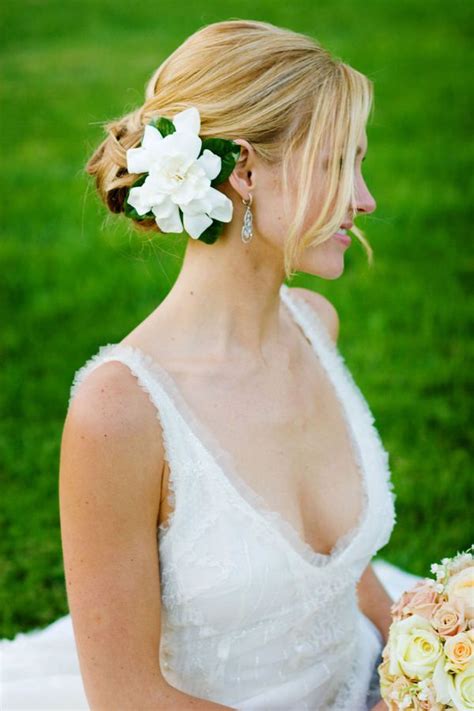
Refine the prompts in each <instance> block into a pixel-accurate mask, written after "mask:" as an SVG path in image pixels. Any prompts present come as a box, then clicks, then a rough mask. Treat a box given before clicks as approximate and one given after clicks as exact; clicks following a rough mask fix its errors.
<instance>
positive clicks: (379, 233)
mask: <svg viewBox="0 0 474 711" xmlns="http://www.w3.org/2000/svg"><path fill="white" fill-rule="evenodd" d="M1 13H2V18H3V20H2V30H1V32H2V40H3V41H2V72H1V86H2V113H1V119H0V120H1V132H0V140H1V146H2V154H3V158H4V169H3V170H2V172H1V180H2V183H3V186H2V195H3V199H2V219H1V229H2V232H3V234H2V237H1V240H0V255H1V296H2V298H1V310H2V312H1V318H2V329H1V356H2V368H1V383H0V385H1V390H0V397H1V405H2V423H1V431H0V447H1V477H2V483H1V486H2V505H1V509H0V516H1V520H0V524H1V531H2V535H1V538H0V546H1V560H0V565H1V581H0V608H1V610H2V620H1V625H0V637H7V636H8V637H12V636H13V635H14V634H15V633H16V632H18V631H20V630H28V629H31V628H33V627H39V626H44V625H46V624H48V623H50V622H52V621H53V620H55V619H56V618H57V617H59V616H61V615H63V614H66V613H67V611H68V609H67V602H66V595H65V587H64V578H63V564H62V554H61V545H60V529H59V510H58V489H57V487H58V461H59V446H60V437H61V431H62V426H63V422H64V417H65V414H66V409H67V402H68V396H69V388H70V385H71V382H72V378H73V374H74V372H75V370H76V369H77V368H79V367H80V366H81V365H82V364H83V363H84V362H85V360H86V359H87V358H89V357H90V356H91V355H92V354H94V353H95V352H96V351H97V350H98V347H99V346H100V345H102V344H105V343H109V342H115V341H117V340H120V339H121V338H123V337H124V336H125V334H126V333H128V332H129V331H130V330H131V329H132V328H133V327H134V326H135V325H136V324H137V323H139V322H140V321H141V320H142V319H143V318H144V317H145V316H146V315H147V314H148V313H149V312H150V311H152V310H153V309H154V308H155V307H156V306H157V305H158V304H159V302H160V301H161V300H162V298H163V297H164V296H165V294H166V293H167V291H168V290H169V289H170V288H171V286H172V284H173V281H174V279H175V278H176V276H177V274H178V271H179V259H180V255H181V254H182V252H183V248H184V244H185V242H184V241H183V240H182V239H173V240H172V241H170V240H169V238H168V239H167V240H163V238H160V241H159V242H155V243H154V242H153V241H150V240H149V238H148V237H147V238H144V237H143V236H138V235H136V234H135V233H133V232H132V231H131V230H130V225H129V223H128V222H127V221H126V220H125V219H123V218H118V217H116V216H112V215H110V216H107V215H106V210H105V208H104V207H103V206H102V205H101V204H100V203H99V201H98V198H96V196H95V193H94V190H93V186H92V181H91V180H90V179H89V178H88V177H87V176H86V175H85V173H84V171H83V165H84V163H85V161H86V159H87V158H88V156H89V155H90V153H91V152H92V150H93V148H94V147H95V146H96V145H97V144H98V143H99V141H100V140H101V138H102V135H103V134H102V128H101V125H100V122H101V121H104V120H108V119H111V118H113V117H116V116H120V115H121V114H123V113H125V112H126V111H129V110H131V109H132V108H135V107H136V106H137V105H139V104H140V103H142V100H143V92H144V86H145V83H146V81H147V79H148V78H149V76H150V75H151V73H152V71H153V70H154V69H155V67H156V66H158V64H160V63H161V62H162V61H163V60H164V59H165V58H166V57H167V56H168V54H169V53H171V52H172V51H173V50H174V49H175V48H176V47H177V46H178V45H179V44H180V43H181V42H182V41H183V40H184V39H185V38H186V37H187V36H188V35H189V34H191V33H192V32H194V31H196V30H197V29H198V28H199V27H202V26H203V25H205V24H208V23H211V22H215V21H219V20H226V19H233V18H234V19H235V18H244V19H258V20H265V21H269V22H272V23H274V24H279V25H282V26H286V27H289V28H291V29H295V30H298V31H302V32H306V33H308V34H310V35H312V36H314V37H315V38H317V39H318V40H319V41H320V42H321V43H322V44H323V45H324V46H326V47H327V48H328V49H330V50H331V51H332V52H333V53H334V54H335V55H337V56H340V57H341V58H342V59H344V61H346V62H348V63H350V64H352V65H353V66H354V67H356V68H357V69H359V70H360V71H362V72H364V73H366V74H367V75H368V76H369V77H370V78H371V79H372V81H374V83H375V112H374V116H373V119H372V120H371V122H370V124H369V126H368V128H367V134H368V140H369V149H368V155H367V160H366V161H365V163H364V173H365V177H366V180H367V183H368V185H369V187H370V189H371V191H372V193H373V194H374V196H375V198H376V200H377V204H378V207H377V211H376V212H375V213H374V214H373V215H370V216H366V217H365V218H363V219H361V218H359V219H358V221H357V224H358V225H359V226H360V227H361V228H362V229H364V230H365V231H366V234H367V236H368V238H369V240H370V242H371V244H372V246H373V248H374V251H375V255H374V256H375V261H374V265H373V267H372V268H369V267H368V265H367V261H366V258H365V255H364V252H363V250H362V248H361V247H360V245H359V244H358V243H357V241H356V240H354V243H353V247H352V249H350V250H349V251H348V252H347V253H346V256H345V264H346V267H345V272H344V274H343V276H342V277H341V278H340V279H337V280H334V281H324V280H323V279H319V278H315V277H314V276H308V275H304V274H299V275H298V276H297V278H296V279H295V280H294V281H293V285H294V286H308V287H311V288H313V289H315V290H317V291H319V292H320V293H322V294H324V295H326V296H327V297H328V298H329V299H331V301H332V302H333V303H334V304H335V306H336V308H337V309H338V311H339V314H340V318H341V335H340V342H339V348H340V351H341V353H342V354H343V356H344V357H345V359H346V362H347V364H348V366H349V368H350V370H351V372H352V374H353V376H354V378H355V380H356V382H357V384H358V385H359V387H360V388H361V390H362V392H363V393H364V395H365V397H366V398H367V400H368V402H369V405H370V407H371V409H372V412H373V414H374V417H375V420H376V426H377V427H378V430H379V432H380V435H381V437H382V440H383V443H384V446H385V448H386V449H387V450H388V451H389V453H390V464H391V469H392V473H393V480H394V482H395V487H396V492H397V512H398V522H397V525H396V527H395V530H394V533H393V536H392V538H391V540H390V543H389V544H388V545H387V546H386V547H385V548H384V549H383V550H382V551H381V553H380V555H381V557H383V558H385V559H386V560H389V561H391V562H393V563H395V564H397V565H400V566H402V567H404V568H406V569H407V570H409V571H411V572H413V573H416V574H419V575H426V574H428V573H429V569H428V566H429V564H430V563H431V562H433V561H437V560H439V559H440V558H441V557H442V556H445V555H452V554H454V553H456V552H457V551H458V550H462V549H464V548H466V547H467V546H468V545H469V544H470V543H471V542H472V539H473V535H472V533H473V531H472V525H471V524H470V521H469V508H470V504H472V495H473V489H472V479H471V475H472V463H471V461H470V458H469V452H470V450H471V451H472V449H471V447H472V427H471V422H470V420H469V417H468V404H469V386H470V385H471V383H472V371H471V370H470V369H469V368H468V358H469V356H470V355H472V352H470V351H471V350H472V342H470V341H469V339H468V329H469V325H470V322H471V321H470V317H471V314H472V303H471V304H470V303H469V291H468V284H472V268H473V256H472V251H471V249H470V247H471V244H472V235H471V229H472V224H471V222H468V219H467V213H468V205H469V202H470V200H472V195H473V190H472V153H473V144H472V140H470V139H471V132H470V130H469V129H470V128H471V129H472V126H471V125H470V120H469V119H470V116H471V114H470V112H472V102H470V98H471V97H470V94H469V92H470V83H469V82H470V72H469V70H470V67H472V57H471V56H470V54H469V52H470V50H469V46H468V36H469V26H470V25H471V27H472V16H471V11H470V3H468V2H464V1H463V0H451V2H450V3H449V5H446V3H445V2H442V1H438V0H428V1H427V0H397V2H389V1H385V2H384V1H381V0H318V1H315V0H299V2H297V3H295V4H293V5H290V4H288V3H284V2H283V1H281V2H278V1H277V2H275V0H252V2H249V0H239V2H235V1H232V2H226V3H223V2H217V1H216V0H205V2H199V3H196V4H194V5H191V4H183V3H166V5H160V4H159V3H151V2H150V3H148V2H144V3H138V4H137V3H134V4H133V5H132V4H130V3H128V2H124V1H123V0H113V2H112V0H81V1H80V2H79V1H77V0H69V1H68V2H64V1H63V0H43V1H39V0H36V1H33V0H22V2H16V1H14V0H3V4H2V9H1ZM471 362H472V361H471Z"/></svg>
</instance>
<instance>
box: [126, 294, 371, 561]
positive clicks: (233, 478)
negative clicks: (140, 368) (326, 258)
mask: <svg viewBox="0 0 474 711" xmlns="http://www.w3.org/2000/svg"><path fill="white" fill-rule="evenodd" d="M290 291H291V290H290V288H289V287H287V286H286V285H285V284H282V287H281V289H280V295H281V297H282V300H283V302H284V303H285V304H287V303H288V302H289V301H290V297H289V292H290ZM285 297H286V298H285ZM306 305H307V304H306V302H303V301H299V302H298V309H300V308H301V307H303V306H306ZM291 307H292V308H291ZM308 308H309V314H310V316H312V320H313V321H314V320H316V319H317V316H316V313H315V312H314V311H313V309H311V307H309V305H308ZM290 311H291V314H294V315H295V317H296V320H297V323H299V324H300V325H301V327H302V329H303V332H304V333H305V335H306V336H307V337H308V338H309V340H310V341H311V343H312V345H313V349H314V351H315V353H316V355H317V356H318V357H319V358H320V360H321V362H322V365H323V367H324V369H325V371H326V373H327V376H328V379H329V381H330V382H332V385H333V388H334V391H335V394H336V396H337V397H338V400H339V402H340V404H341V409H342V412H343V415H344V418H345V421H346V427H347V430H348V432H349V435H350V438H351V441H352V449H353V452H354V456H355V458H356V461H357V464H358V467H359V472H360V479H361V486H362V496H363V506H362V511H361V512H360V514H359V517H358V520H357V522H356V524H355V525H354V526H353V527H352V528H351V529H350V530H349V531H346V533H345V534H343V535H342V536H341V537H340V538H339V539H338V541H337V542H336V544H335V545H334V546H333V549H332V550H331V552H330V553H329V554H325V553H319V552H317V551H315V550H314V549H313V548H312V547H311V546H310V545H309V543H307V542H306V541H304V540H303V539H302V538H301V536H300V534H299V533H298V531H297V530H296V529H295V528H294V526H293V525H292V524H291V523H290V522H289V521H288V520H286V519H285V518H283V517H282V515H281V514H280V513H279V512H277V511H273V510H271V509H269V508H268V505H267V503H266V502H265V500H264V499H263V497H262V496H261V495H260V494H258V493H257V492H256V491H255V490H254V489H253V488H252V487H251V486H250V485H249V484H247V482H246V481H245V480H244V479H242V478H241V477H240V475H239V474H238V473H237V470H236V467H235V464H234V461H233V459H232V457H231V456H230V454H229V452H227V450H225V449H224V448H223V447H222V446H221V445H220V443H219V442H218V440H217V439H216V438H215V436H214V434H213V433H212V432H211V431H210V430H209V429H208V428H206V427H205V426H204V425H203V424H202V423H201V421H200V420H199V419H198V418H197V416H196V415H195V413H194V411H193V410H192V409H191V407H190V406H189V404H188V402H187V401H186V400H185V399H184V397H183V395H182V393H181V391H180V389H179V388H178V386H177V384H176V382H175V381H174V379H173V378H172V377H171V376H170V374H169V372H168V371H167V370H165V369H164V368H163V367H162V366H161V365H159V364H158V363H157V362H156V361H155V360H153V359H152V358H151V356H149V355H148V354H146V353H143V352H142V351H140V350H139V349H138V348H136V347H132V346H128V345H127V346H124V345H122V344H117V347H120V348H130V349H132V350H134V351H135V352H136V353H137V354H141V356H142V358H143V359H144V361H145V362H146V364H147V366H148V368H149V369H150V370H151V371H152V372H153V373H155V374H156V376H157V378H158V379H159V380H160V382H161V384H162V386H163V387H164V388H166V390H167V392H168V397H169V400H170V401H171V403H172V404H173V405H174V409H175V411H176V412H177V414H178V415H179V416H180V417H181V420H182V422H183V424H184V426H185V427H186V428H187V429H188V431H190V432H191V434H193V435H194V437H195V439H196V440H197V442H198V443H199V444H200V445H201V446H202V447H203V448H204V449H205V450H206V452H207V454H208V456H209V457H210V458H211V460H212V461H213V462H214V463H215V464H216V465H217V466H218V469H219V470H220V472H221V474H223V481H224V482H228V483H230V484H231V486H232V488H233V489H234V490H236V491H237V493H238V494H239V495H240V497H241V498H242V499H243V501H244V502H245V503H247V505H248V506H249V507H250V510H251V511H252V513H253V514H254V515H256V516H257V517H260V519H261V520H263V521H265V522H266V523H267V524H269V526H270V527H271V529H272V533H274V532H275V531H277V532H278V533H279V534H280V538H281V539H282V540H283V541H284V542H285V543H286V544H287V545H288V544H289V545H290V548H291V549H292V550H293V553H294V552H296V553H297V555H298V556H300V558H302V559H303V560H304V561H305V562H307V563H309V564H310V566H311V567H312V569H313V568H314V569H317V568H324V569H327V568H328V566H329V565H330V564H331V563H332V562H333V561H335V560H336V559H337V558H338V557H339V556H340V555H341V554H342V553H343V552H346V551H348V550H349V548H350V547H351V546H352V544H353V543H354V542H355V540H356V538H357V534H358V533H359V532H360V530H361V529H362V527H363V525H364V524H365V523H366V521H367V520H368V518H369V511H370V506H369V489H368V484H367V475H366V470H365V467H364V465H363V460H362V455H361V451H360V447H359V444H358V442H357V439H356V437H355V433H354V431H353V428H352V424H351V422H350V418H349V417H348V413H347V411H346V407H345V403H344V399H343V398H342V397H341V395H340V393H339V390H338V388H337V386H336V384H335V383H334V382H333V380H334V379H333V378H332V377H331V374H330V368H329V367H328V365H327V364H326V362H325V359H324V358H322V357H321V353H320V352H319V350H320V349H319V348H318V347H317V345H318V344H317V342H315V339H314V338H312V337H311V336H312V334H311V332H310V329H309V327H308V326H307V325H305V324H304V319H303V318H298V310H297V307H296V306H295V305H294V304H293V303H292V302H291V303H290ZM317 325H318V331H319V333H318V336H319V339H320V341H322V342H323V344H322V345H323V346H324V345H325V344H324V340H325V339H326V340H327V339H329V336H328V335H327V332H326V331H325V330H324V326H322V324H321V322H320V321H319V320H318V321H317ZM312 326H313V328H314V323H313V324H312ZM331 343H332V341H331ZM170 478H171V476H170ZM171 523H172V521H171V520H170V525H168V526H167V527H166V528H165V529H162V530H161V534H162V535H161V541H162V542H163V540H164V537H165V534H167V533H168V532H170V529H171V528H172V526H171Z"/></svg>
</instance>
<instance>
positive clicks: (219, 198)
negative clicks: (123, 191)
mask: <svg viewBox="0 0 474 711" xmlns="http://www.w3.org/2000/svg"><path fill="white" fill-rule="evenodd" d="M173 124H174V126H175V128H176V131H175V132H174V133H171V134H169V135H167V136H165V137H163V136H162V135H161V133H160V132H159V130H158V129H157V128H155V127H154V126H151V125H147V126H145V131H144V135H143V140H142V144H141V146H140V147H139V148H129V149H128V151H127V169H128V172H129V173H148V175H147V177H146V179H145V181H144V183H143V185H140V186H138V187H133V188H131V190H130V192H129V195H128V200H127V202H128V203H129V205H131V206H132V207H134V208H135V210H136V211H137V213H138V214H139V215H145V214H146V213H147V212H150V210H151V212H153V214H154V215H155V221H156V224H157V225H158V227H159V228H160V230H162V232H175V233H177V232H182V231H183V224H182V222H181V216H180V214H179V208H180V209H181V211H182V212H183V221H184V229H185V230H186V232H187V233H188V234H189V235H190V237H192V238H193V239H197V238H198V237H199V236H200V235H201V234H202V233H203V232H204V230H206V229H207V228H208V227H209V226H210V225H211V224H212V221H213V219H214V218H215V219H217V220H220V221H221V222H230V220H231V219H232V211H233V204H232V201H231V200H229V198H228V197H227V196H226V195H224V194H223V193H222V192H220V191H219V190H216V189H215V188H213V187H211V180H213V179H214V178H215V177H217V175H219V173H220V170H221V165H222V160H221V157H220V156H218V155H216V154H215V153H213V152H212V151H210V150H208V149H207V148H206V149H205V150H204V151H203V154H202V156H200V157H199V158H198V155H199V152H200V150H201V144H202V141H201V138H200V137H199V130H200V127H201V119H200V116H199V111H198V110H197V109H196V108H195V107H194V106H192V107H191V108H189V109H185V110H184V111H181V112H180V113H178V114H176V116H175V117H174V119H173Z"/></svg>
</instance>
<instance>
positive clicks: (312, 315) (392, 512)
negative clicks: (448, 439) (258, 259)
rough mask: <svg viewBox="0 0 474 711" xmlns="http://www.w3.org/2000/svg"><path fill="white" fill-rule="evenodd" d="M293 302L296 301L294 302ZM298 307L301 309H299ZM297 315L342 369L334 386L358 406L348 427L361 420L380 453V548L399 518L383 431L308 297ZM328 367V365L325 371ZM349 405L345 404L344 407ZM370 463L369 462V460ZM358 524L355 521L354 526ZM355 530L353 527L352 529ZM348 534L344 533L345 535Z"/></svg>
mask: <svg viewBox="0 0 474 711" xmlns="http://www.w3.org/2000/svg"><path fill="white" fill-rule="evenodd" d="M282 290H283V292H284V294H285V297H286V298H287V299H288V300H290V301H291V297H290V291H291V289H290V288H289V287H288V286H287V285H286V284H282ZM291 305H292V306H294V305H293V304H291ZM298 311H299V313H298ZM295 316H296V317H297V318H298V320H299V322H300V325H301V326H302V328H303V330H305V332H306V335H307V336H308V338H309V339H310V340H311V342H312V343H313V345H315V346H316V345H317V343H315V342H314V340H313V338H312V334H311V329H309V328H306V329H305V328H304V326H305V325H307V324H308V323H309V324H310V325H311V327H312V329H313V330H314V331H315V332H316V335H317V341H318V342H319V344H320V345H322V346H323V349H324V350H323V352H322V353H320V355H322V356H323V358H324V355H325V354H324V351H325V352H326V358H327V360H328V361H329V360H332V363H330V364H329V365H330V366H332V368H333V370H334V371H335V370H336V368H337V369H338V371H339V375H338V374H337V373H336V372H334V377H333V384H334V386H335V387H336V386H339V388H340V389H341V390H342V393H341V394H339V399H340V401H341V404H342V406H343V409H346V408H347V409H350V407H351V406H352V407H353V408H355V412H354V416H353V417H352V418H349V420H350V421H349V422H348V424H349V428H348V429H349V431H352V422H358V421H359V422H360V429H361V431H363V430H364V429H365V430H366V432H367V433H368V434H370V437H371V438H372V441H373V443H374V445H375V452H376V454H377V455H378V459H379V461H378V462H377V464H378V466H377V467H376V468H377V473H378V472H382V475H383V480H384V483H385V485H386V493H387V494H388V500H387V501H386V505H385V506H384V512H383V514H384V517H383V520H384V521H385V527H384V528H383V530H382V531H381V535H380V538H379V541H378V542H377V547H376V548H377V549H379V548H380V547H381V546H382V545H385V543H387V541H388V539H389V537H390V533H391V531H392V529H393V526H394V524H395V521H396V506H395V503H396V493H395V489H394V484H393V481H392V479H391V472H390V467H389V454H388V452H387V451H386V449H385V447H384V445H383V442H382V439H381V437H380V433H379V432H378V430H377V428H376V427H375V426H374V423H375V418H374V416H373V413H372V412H371V410H370V408H369V405H368V403H367V401H366V399H365V397H364V395H363V393H362V391H361V390H360V388H359V386H358V385H357V383H356V382H355V380H354V377H353V375H352V373H351V371H350V370H349V369H348V367H347V364H346V362H345V359H344V357H343V356H342V354H341V352H340V351H339V349H338V347H337V345H336V344H335V343H334V341H333V340H332V338H331V337H330V335H329V333H328V331H327V329H326V326H325V324H324V323H323V322H322V321H321V320H320V318H319V316H318V314H317V312H316V311H315V310H314V309H313V307H312V306H310V304H308V302H307V301H305V300H304V299H299V300H298V309H297V310H296V309H295ZM328 371H329V367H328V366H326V372H328ZM344 386H345V387H346V394H345V395H346V396H345V397H344V391H343V389H344ZM351 390H352V393H353V394H354V396H355V399H354V398H353V397H351V395H352V393H351V392H350V391H351ZM344 406H346V408H345V407H344ZM358 451H359V454H361V453H362V450H360V449H358ZM369 464H370V463H369ZM366 469H367V472H368V473H369V475H371V473H372V470H373V467H371V466H367V468H365V467H363V470H364V471H365V470H366ZM357 528H358V526H357V525H356V527H355V530H356V529H357ZM353 532H354V531H353ZM343 538H345V536H344V537H343Z"/></svg>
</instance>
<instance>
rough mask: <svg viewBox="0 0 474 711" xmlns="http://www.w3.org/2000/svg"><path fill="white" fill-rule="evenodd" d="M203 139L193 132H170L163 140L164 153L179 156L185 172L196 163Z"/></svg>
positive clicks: (181, 166)
mask: <svg viewBox="0 0 474 711" xmlns="http://www.w3.org/2000/svg"><path fill="white" fill-rule="evenodd" d="M201 144H202V141H201V139H200V138H199V136H195V135H194V134H192V133H170V135H169V136H166V138H165V139H164V141H163V149H162V150H163V155H167V156H179V157H180V159H181V160H180V168H181V170H182V171H183V172H186V170H187V169H188V168H189V166H190V165H191V164H192V163H194V161H195V160H196V158H197V157H198V155H199V152H200V150H201Z"/></svg>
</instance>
